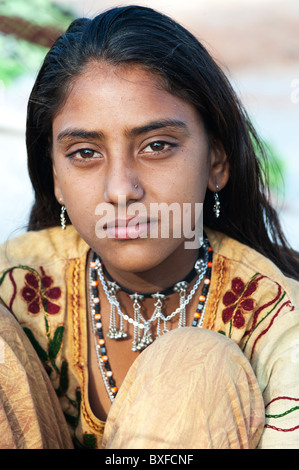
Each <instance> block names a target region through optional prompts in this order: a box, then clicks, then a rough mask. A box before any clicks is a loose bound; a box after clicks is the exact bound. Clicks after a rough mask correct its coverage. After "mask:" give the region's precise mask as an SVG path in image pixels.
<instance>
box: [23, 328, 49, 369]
mask: <svg viewBox="0 0 299 470" xmlns="http://www.w3.org/2000/svg"><path fill="white" fill-rule="evenodd" d="M23 330H24V331H25V333H26V335H27V336H28V338H29V340H30V342H31V344H32V346H33V347H34V349H35V351H36V352H37V355H38V357H39V358H40V360H41V361H42V362H46V361H47V360H48V354H47V353H46V351H45V350H44V349H43V348H42V347H41V345H40V344H39V343H38V342H37V340H36V339H35V337H34V334H33V333H32V331H31V330H30V329H29V328H27V327H26V326H25V327H24V328H23Z"/></svg>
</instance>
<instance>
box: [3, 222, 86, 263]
mask: <svg viewBox="0 0 299 470" xmlns="http://www.w3.org/2000/svg"><path fill="white" fill-rule="evenodd" d="M87 251H88V246H87V244H86V243H85V242H84V241H83V240H82V238H81V237H80V236H79V234H78V233H77V232H76V230H75V229H74V228H73V227H72V226H68V227H67V228H66V230H61V228H60V227H53V228H49V229H45V230H40V231H36V232H27V233H25V234H23V235H20V236H19V237H16V238H13V239H11V240H8V241H7V242H5V243H4V244H2V245H1V246H0V271H2V270H3V269H5V268H6V267H7V266H12V265H16V264H17V265H30V266H40V265H49V264H53V262H55V261H57V260H70V259H74V258H78V257H81V256H83V255H85V254H86V253H87Z"/></svg>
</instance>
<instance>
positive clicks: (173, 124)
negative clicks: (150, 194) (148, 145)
mask: <svg viewBox="0 0 299 470" xmlns="http://www.w3.org/2000/svg"><path fill="white" fill-rule="evenodd" d="M164 128H174V129H182V130H184V131H188V126H187V124H186V123H185V122H184V121H180V120H176V119H163V120H160V121H152V122H149V123H148V124H145V125H143V126H137V127H133V128H132V129H128V130H126V131H125V134H126V136H128V137H137V136H139V135H142V134H146V133H147V132H150V131H154V130H158V129H164ZM72 139H84V140H103V139H104V133H103V132H101V131H87V130H84V129H65V130H64V131H62V132H60V133H59V134H58V136H57V141H58V142H62V141H68V140H72Z"/></svg>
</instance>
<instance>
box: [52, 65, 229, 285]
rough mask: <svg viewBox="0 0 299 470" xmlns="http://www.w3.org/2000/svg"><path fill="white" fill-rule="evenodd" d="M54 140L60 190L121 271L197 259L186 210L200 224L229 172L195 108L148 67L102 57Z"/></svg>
mask: <svg viewBox="0 0 299 470" xmlns="http://www.w3.org/2000/svg"><path fill="white" fill-rule="evenodd" d="M52 138H53V147H52V158H53V172H54V182H55V194H56V198H57V200H58V201H59V202H60V203H63V204H65V206H66V209H67V212H68V215H69V217H70V219H71V222H72V224H73V225H74V227H75V228H76V230H77V231H78V233H79V234H80V235H81V237H82V238H83V239H84V240H85V241H86V242H87V244H88V245H89V246H90V247H91V248H93V249H94V250H95V251H96V252H97V253H98V254H99V255H100V256H101V257H102V259H103V261H104V263H105V265H106V267H107V269H108V270H109V271H110V273H111V275H113V274H115V275H116V278H117V273H123V274H124V273H128V272H131V273H132V272H134V273H141V272H143V273H144V272H146V271H150V270H153V269H155V267H158V266H163V264H165V263H166V265H167V266H168V268H169V269H173V268H174V267H176V268H177V269H180V268H181V269H184V266H186V269H187V266H188V265H189V264H190V263H191V264H192V263H193V261H194V260H195V256H196V253H197V250H196V249H189V250H188V249H185V244H184V242H185V241H186V240H185V237H184V231H185V232H186V229H184V228H183V225H184V224H185V226H186V224H187V219H186V220H185V221H184V220H183V219H184V217H183V214H184V211H185V210H186V207H188V208H192V210H191V215H192V224H193V228H194V223H195V222H194V220H195V219H194V218H195V203H202V202H203V201H204V197H205V192H206V189H207V187H208V186H209V187H210V189H211V190H214V191H215V190H216V184H218V186H219V188H220V189H221V188H222V187H223V186H224V185H225V183H226V180H227V174H228V169H227V163H226V159H225V155H224V154H223V152H222V151H221V150H220V149H217V148H216V149H215V148H213V149H211V148H210V146H209V142H208V138H207V135H206V133H205V130H204V126H203V123H202V121H201V118H200V116H199V115H198V113H197V111H196V110H195V108H194V107H193V106H191V105H190V104H188V103H186V102H185V101H183V100H181V99H180V98H177V97H175V96H174V95H172V94H170V93H168V92H167V91H165V89H163V88H162V86H161V84H160V82H159V79H158V78H157V77H155V75H153V74H151V73H150V72H146V71H144V70H142V69H141V68H139V67H138V66H133V65H132V66H129V67H114V66H112V65H108V64H105V63H97V62H94V63H90V64H89V65H88V67H87V69H86V72H85V73H84V74H83V75H81V76H80V77H78V78H77V79H76V81H75V82H74V83H73V86H72V89H71V92H70V94H69V96H68V98H67V101H66V102H65V104H64V105H63V106H62V108H61V109H60V111H59V113H58V114H57V115H56V117H55V119H54V121H53V136H52ZM136 203H138V204H136ZM161 203H163V206H161V205H160V206H158V205H159V204H161ZM173 203H175V204H174V205H173V206H171V204H173ZM184 204H185V206H184ZM186 204H187V205H186ZM158 207H160V209H163V207H164V209H163V210H164V216H162V215H161V211H159V210H157V208H158ZM171 207H172V208H173V211H172V210H171ZM135 209H136V210H135ZM163 210H162V214H163ZM167 211H168V215H170V217H169V236H167V235H168V230H167V227H166V226H165V214H166V213H167ZM180 211H181V212H180ZM179 213H180V214H181V217H180V218H179V220H178V218H177V215H178V214H179ZM171 214H175V216H174V217H173V218H172V216H171ZM197 214H198V212H197ZM173 219H175V220H176V221H175V223H177V224H178V225H175V223H173ZM130 221H131V223H130ZM163 224H164V225H163ZM187 225H188V224H187ZM188 226H190V223H189V225H188ZM180 228H181V230H179V229H180ZM190 228H191V226H190ZM180 232H181V234H180ZM162 233H163V235H162ZM179 235H180V236H179ZM188 269H189V266H188Z"/></svg>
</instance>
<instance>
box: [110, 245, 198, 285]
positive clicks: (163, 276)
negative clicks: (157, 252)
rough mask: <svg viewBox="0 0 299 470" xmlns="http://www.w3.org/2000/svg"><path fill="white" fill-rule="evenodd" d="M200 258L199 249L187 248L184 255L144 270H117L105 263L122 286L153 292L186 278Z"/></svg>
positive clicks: (111, 274)
mask: <svg viewBox="0 0 299 470" xmlns="http://www.w3.org/2000/svg"><path fill="white" fill-rule="evenodd" d="M197 259H198V250H185V253H184V254H183V256H176V257H175V256H171V257H168V258H167V259H165V260H164V261H162V262H161V263H160V264H159V265H158V266H155V267H154V268H152V269H149V270H147V271H142V272H128V271H120V270H115V269H114V268H113V266H110V265H109V264H104V266H105V271H106V273H108V274H109V277H110V278H111V279H112V280H113V281H114V282H116V283H117V284H119V285H120V286H122V287H124V288H125V289H128V290H129V291H133V292H142V293H145V294H146V293H151V292H157V291H164V290H165V289H167V288H169V287H171V286H173V285H174V284H176V283H177V282H179V281H181V280H182V279H184V278H185V277H186V276H187V275H188V274H189V273H190V272H191V271H192V269H193V267H194V263H195V261H196V260H197Z"/></svg>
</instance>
